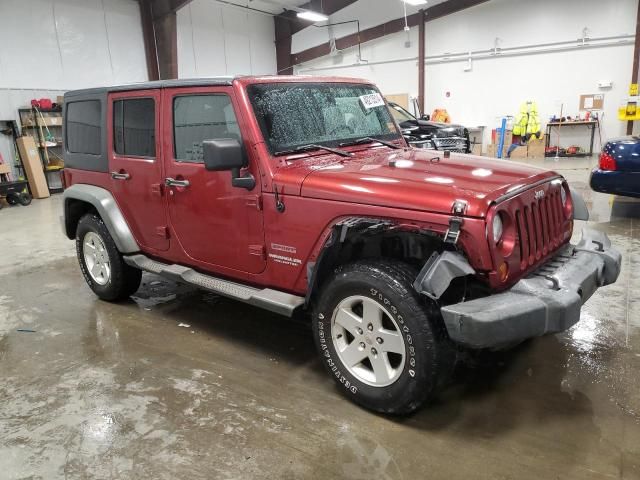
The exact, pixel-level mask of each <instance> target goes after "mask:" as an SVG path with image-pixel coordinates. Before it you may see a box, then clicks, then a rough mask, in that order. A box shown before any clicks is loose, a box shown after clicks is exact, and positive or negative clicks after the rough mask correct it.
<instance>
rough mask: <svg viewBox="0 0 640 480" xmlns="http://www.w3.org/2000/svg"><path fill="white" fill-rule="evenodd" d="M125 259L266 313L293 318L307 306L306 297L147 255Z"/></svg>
mask: <svg viewBox="0 0 640 480" xmlns="http://www.w3.org/2000/svg"><path fill="white" fill-rule="evenodd" d="M123 258H124V261H125V262H126V263H127V264H128V265H131V266H132V267H136V268H139V269H140V270H144V271H146V272H151V273H155V274H157V275H160V276H162V277H166V278H169V279H171V280H174V281H176V282H182V283H188V284H191V285H194V286H196V287H199V288H202V289H204V290H208V291H210V292H214V293H217V294H219V295H223V296H225V297H229V298H232V299H234V300H240V301H241V302H245V303H248V304H250V305H254V306H256V307H260V308H264V309H265V310H269V311H271V312H274V313H279V314H280V315H285V316H287V317H291V316H293V313H294V312H295V310H296V309H297V308H298V307H300V306H302V305H304V297H298V296H296V295H291V294H289V293H285V292H280V291H278V290H272V289H270V288H265V289H259V288H254V287H247V286H245V285H242V284H240V283H235V282H230V281H228V280H223V279H221V278H216V277H212V276H209V275H204V274H202V273H199V272H196V271H195V270H193V269H192V268H189V267H183V266H182V265H176V264H172V265H167V264H165V263H161V262H156V261H155V260H152V259H150V258H149V257H147V256H145V255H140V254H138V255H129V256H125V257H123Z"/></svg>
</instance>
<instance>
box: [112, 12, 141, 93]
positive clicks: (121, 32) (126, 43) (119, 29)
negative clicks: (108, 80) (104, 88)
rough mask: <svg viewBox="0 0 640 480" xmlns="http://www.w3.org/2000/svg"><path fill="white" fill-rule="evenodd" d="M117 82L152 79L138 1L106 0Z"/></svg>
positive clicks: (114, 73) (115, 81)
mask: <svg viewBox="0 0 640 480" xmlns="http://www.w3.org/2000/svg"><path fill="white" fill-rule="evenodd" d="M102 2H103V5H104V12H105V23H106V26H107V27H106V28H107V35H108V39H109V53H110V55H111V64H112V67H113V82H114V83H115V84H122V83H131V82H142V81H146V80H148V76H147V59H146V57H145V52H144V37H143V36H142V24H141V22H140V7H139V6H138V2H137V1H121V0H120V1H113V0H102Z"/></svg>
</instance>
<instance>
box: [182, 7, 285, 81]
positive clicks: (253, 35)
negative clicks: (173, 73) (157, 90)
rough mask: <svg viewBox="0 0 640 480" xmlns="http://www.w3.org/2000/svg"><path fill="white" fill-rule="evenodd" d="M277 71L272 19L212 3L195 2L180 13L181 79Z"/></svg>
mask: <svg viewBox="0 0 640 480" xmlns="http://www.w3.org/2000/svg"><path fill="white" fill-rule="evenodd" d="M275 71H276V53H275V34H274V26H273V18H272V17H270V16H267V15H261V14H257V13H252V12H250V11H248V10H247V11H245V10H242V9H238V8H233V7H227V6H224V5H222V4H219V3H216V2H213V1H210V0H194V1H193V2H191V3H190V4H189V5H187V6H186V7H184V8H182V9H181V10H179V11H178V75H179V77H181V78H189V77H210V76H216V75H247V74H254V75H255V74H267V73H275Z"/></svg>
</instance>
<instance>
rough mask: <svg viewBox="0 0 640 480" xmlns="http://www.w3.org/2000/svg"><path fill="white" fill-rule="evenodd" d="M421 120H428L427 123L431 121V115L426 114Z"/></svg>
mask: <svg viewBox="0 0 640 480" xmlns="http://www.w3.org/2000/svg"><path fill="white" fill-rule="evenodd" d="M420 119H421V120H426V121H427V122H428V121H429V120H431V115H427V114H424V115H422V117H420Z"/></svg>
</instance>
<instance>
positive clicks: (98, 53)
mask: <svg viewBox="0 0 640 480" xmlns="http://www.w3.org/2000/svg"><path fill="white" fill-rule="evenodd" d="M0 20H1V24H0V45H2V48H0V119H3V120H17V118H18V113H17V109H18V108H20V107H25V106H28V105H29V104H30V101H31V99H33V98H50V99H52V100H53V101H55V99H56V96H58V95H62V94H64V91H65V90H70V89H75V88H86V87H93V86H101V85H113V84H121V83H131V82H140V81H145V80H147V79H148V77H147V67H146V60H145V54H144V43H143V38H142V27H141V24H140V11H139V6H138V2H137V1H136V0H0ZM10 147H11V144H10V142H3V143H2V144H1V145H0V153H2V155H3V157H4V158H5V160H9V159H11V158H12V155H13V153H12V150H11V148H10ZM11 163H13V162H11Z"/></svg>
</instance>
